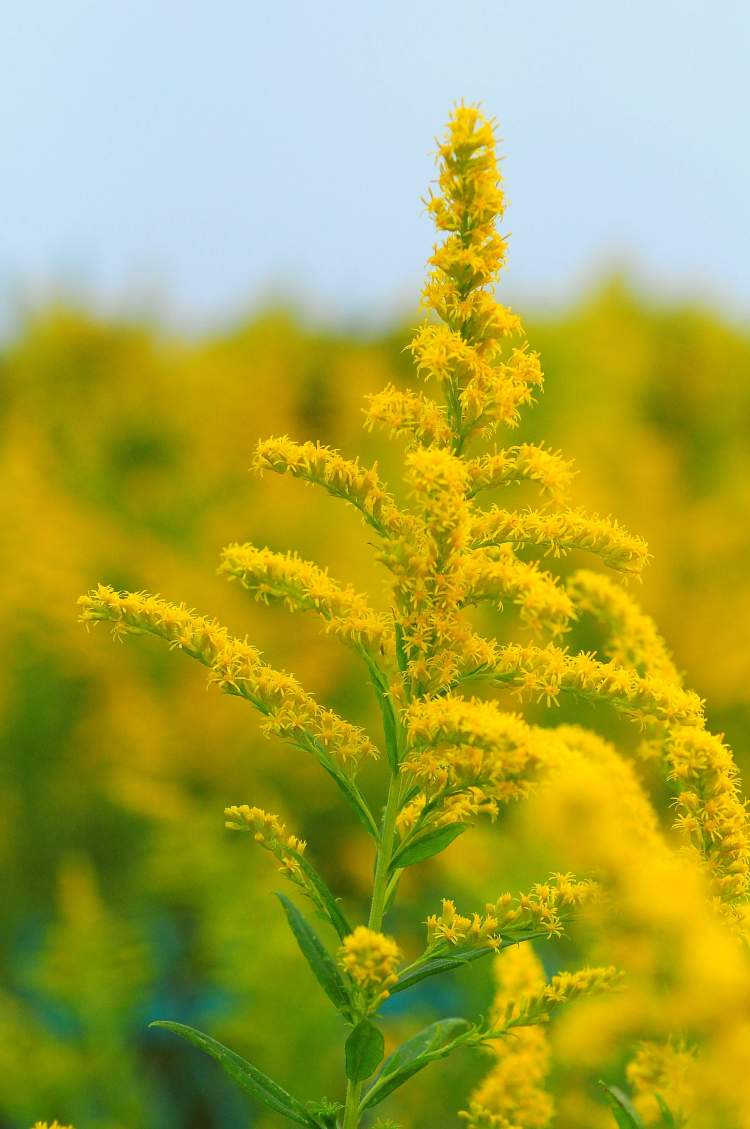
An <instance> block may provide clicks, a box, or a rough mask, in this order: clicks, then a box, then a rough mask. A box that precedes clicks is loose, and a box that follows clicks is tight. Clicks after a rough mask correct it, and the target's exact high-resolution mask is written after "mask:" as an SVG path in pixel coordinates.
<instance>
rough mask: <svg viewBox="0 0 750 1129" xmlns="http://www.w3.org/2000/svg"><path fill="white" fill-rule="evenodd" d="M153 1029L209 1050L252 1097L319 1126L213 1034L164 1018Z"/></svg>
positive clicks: (303, 1122) (283, 1092)
mask: <svg viewBox="0 0 750 1129" xmlns="http://www.w3.org/2000/svg"><path fill="white" fill-rule="evenodd" d="M149 1026H150V1027H163V1028H164V1029H165V1030H166V1031H173V1032H174V1034H175V1035H180V1036H181V1037H182V1038H183V1039H187V1041H188V1043H192V1044H193V1046H194V1047H198V1049H199V1050H201V1051H205V1052H206V1054H208V1055H210V1056H211V1058H213V1059H215V1060H216V1062H218V1064H219V1066H221V1067H222V1069H223V1070H225V1071H226V1073H227V1074H228V1075H229V1077H230V1078H231V1079H232V1081H233V1082H236V1084H237V1085H238V1086H239V1087H240V1089H241V1090H244V1091H245V1093H247V1094H250V1095H251V1097H253V1098H255V1099H256V1100H257V1101H259V1102H262V1103H263V1104H264V1105H266V1106H268V1108H269V1109H272V1110H274V1111H275V1112H276V1113H283V1114H284V1116H285V1117H288V1118H289V1119H290V1120H291V1121H296V1122H297V1124H298V1125H307V1126H313V1129H314V1126H315V1124H316V1123H315V1121H313V1119H312V1118H311V1117H310V1115H309V1114H308V1113H307V1111H306V1110H305V1107H304V1106H303V1105H302V1103H301V1102H298V1101H297V1099H296V1098H293V1097H292V1095H291V1094H288V1093H287V1092H286V1090H284V1089H283V1088H282V1087H281V1086H279V1085H278V1084H277V1083H276V1082H274V1081H273V1079H272V1078H269V1077H268V1075H267V1074H264V1073H263V1071H262V1070H258V1068H257V1067H256V1066H252V1065H251V1064H250V1063H249V1062H245V1060H244V1058H240V1056H239V1055H238V1054H235V1053H234V1051H230V1050H229V1048H228V1047H225V1046H224V1045H223V1044H222V1043H218V1042H217V1041H216V1039H212V1038H211V1036H210V1035H204V1034H203V1032H202V1031H196V1030H195V1028H194V1027H188V1026H186V1024H184V1023H171V1022H169V1021H168V1020H164V1019H159V1020H156V1021H155V1022H154V1023H150V1024H149Z"/></svg>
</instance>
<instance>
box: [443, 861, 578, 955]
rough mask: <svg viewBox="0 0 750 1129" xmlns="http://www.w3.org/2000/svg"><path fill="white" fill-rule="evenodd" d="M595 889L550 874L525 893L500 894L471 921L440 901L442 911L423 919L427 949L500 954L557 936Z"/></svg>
mask: <svg viewBox="0 0 750 1129" xmlns="http://www.w3.org/2000/svg"><path fill="white" fill-rule="evenodd" d="M598 889H599V888H598V886H597V884H596V883H595V882H591V881H580V882H579V881H578V880H577V879H575V878H574V877H573V875H572V874H553V875H551V877H550V878H549V880H548V881H547V882H537V883H535V885H534V886H532V888H531V890H530V891H529V892H528V893H527V894H521V895H519V896H518V897H514V896H513V895H512V894H503V895H501V896H500V897H499V898H498V899H497V901H496V902H494V903H488V904H487V905H486V906H485V912H484V914H480V913H473V914H472V915H471V916H470V917H469V916H466V915H463V914H460V913H458V912H457V911H456V907H455V904H454V903H453V902H452V901H450V900H448V899H444V900H443V903H442V912H441V913H440V914H431V915H430V917H428V918H427V941H428V947H429V948H432V949H437V948H440V949H445V948H449V947H458V948H484V947H489V948H493V949H498V948H499V947H500V945H501V944H504V945H507V944H509V943H511V942H513V941H520V940H524V939H525V938H526V937H528V936H530V935H540V936H546V937H550V938H551V937H560V936H562V934H563V931H564V925H565V924H566V923H567V922H568V921H570V920H571V918H572V917H573V916H574V915H575V912H576V911H577V910H578V909H579V908H580V907H581V906H582V905H584V904H585V903H586V902H587V901H589V900H590V899H591V898H593V897H595V896H596V894H597V893H598Z"/></svg>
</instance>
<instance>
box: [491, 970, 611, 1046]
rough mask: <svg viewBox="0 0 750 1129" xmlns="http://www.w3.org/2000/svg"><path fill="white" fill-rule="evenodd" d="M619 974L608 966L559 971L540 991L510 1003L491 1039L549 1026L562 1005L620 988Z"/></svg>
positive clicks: (499, 1018)
mask: <svg viewBox="0 0 750 1129" xmlns="http://www.w3.org/2000/svg"><path fill="white" fill-rule="evenodd" d="M621 982H622V973H621V972H620V971H618V969H616V968H615V967H614V965H607V966H602V967H594V968H581V969H578V970H577V971H575V972H558V973H557V974H556V975H555V976H553V977H552V978H551V980H549V981H548V982H547V983H546V984H545V985H544V986H543V987H542V988H540V989H538V990H536V991H534V992H530V993H529V994H528V995H522V996H521V997H520V998H518V999H516V1000H512V1001H510V1002H509V1003H508V1004H507V1006H506V1008H505V1012H504V1014H500V1015H499V1016H498V1021H499V1022H498V1025H497V1028H496V1030H495V1031H494V1032H493V1037H495V1036H500V1035H502V1034H503V1033H504V1032H506V1031H510V1030H512V1029H513V1028H516V1027H528V1026H533V1025H535V1024H538V1023H548V1022H549V1020H550V1019H551V1018H552V1016H553V1015H554V1014H555V1012H556V1011H557V1010H558V1009H559V1008H561V1007H563V1006H564V1005H565V1004H568V1003H572V1002H573V1001H574V1000H577V999H581V998H582V997H583V996H591V995H596V994H598V993H599V992H606V991H611V990H612V989H613V988H616V987H619V985H620V984H621Z"/></svg>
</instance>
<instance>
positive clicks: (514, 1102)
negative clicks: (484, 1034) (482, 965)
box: [459, 945, 554, 1129]
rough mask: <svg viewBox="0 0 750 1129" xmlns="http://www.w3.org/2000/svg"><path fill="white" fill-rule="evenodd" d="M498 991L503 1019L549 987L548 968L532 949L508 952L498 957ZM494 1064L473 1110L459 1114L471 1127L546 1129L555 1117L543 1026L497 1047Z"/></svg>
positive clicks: (474, 1095)
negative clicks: (516, 1002)
mask: <svg viewBox="0 0 750 1129" xmlns="http://www.w3.org/2000/svg"><path fill="white" fill-rule="evenodd" d="M495 978H496V981H497V991H496V994H495V1000H494V1004H493V1016H494V1017H495V1018H496V1019H499V1017H500V1016H502V1015H504V1014H505V1012H506V1010H507V1008H508V1006H509V1005H510V1004H511V1003H512V1001H513V1000H515V999H517V998H518V997H519V996H526V997H529V996H533V995H534V994H535V993H537V992H540V991H541V990H542V988H543V986H544V970H543V968H542V965H541V962H540V960H539V958H538V957H537V956H536V955H535V954H534V952H533V950H532V949H531V947H530V946H529V945H519V946H518V947H516V948H511V949H507V950H506V951H505V952H503V953H501V954H500V955H499V956H498V957H497V958H496V963H495ZM492 1052H493V1056H494V1060H495V1061H494V1065H493V1067H492V1069H491V1070H490V1072H489V1074H487V1076H486V1077H485V1078H484V1080H483V1081H482V1082H481V1083H480V1084H479V1086H477V1088H476V1089H475V1090H474V1092H473V1093H472V1095H471V1098H470V1100H469V1107H468V1109H467V1110H464V1111H463V1112H461V1113H460V1114H459V1116H460V1117H462V1118H463V1119H464V1120H465V1121H466V1122H467V1125H468V1129H546V1127H547V1126H548V1125H549V1124H550V1123H551V1121H552V1117H553V1114H554V1104H553V1101H552V1097H551V1096H550V1094H548V1093H547V1091H546V1089H545V1081H546V1078H547V1075H548V1072H549V1065H550V1052H549V1046H548V1042H547V1032H546V1031H545V1030H544V1028H543V1027H539V1026H537V1027H523V1028H519V1029H518V1030H517V1031H515V1032H514V1035H513V1038H509V1039H499V1040H497V1041H496V1042H493V1044H492Z"/></svg>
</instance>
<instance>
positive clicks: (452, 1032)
mask: <svg viewBox="0 0 750 1129" xmlns="http://www.w3.org/2000/svg"><path fill="white" fill-rule="evenodd" d="M472 1029H473V1028H472V1024H471V1023H469V1022H468V1021H467V1020H466V1019H439V1020H438V1021H437V1022H436V1023H431V1024H429V1026H428V1027H424V1028H423V1029H422V1030H421V1031H419V1032H418V1033H417V1034H416V1035H413V1036H412V1038H411V1039H407V1040H406V1042H405V1043H402V1044H401V1046H400V1047H398V1048H397V1049H396V1050H395V1051H394V1052H393V1054H392V1055H389V1057H388V1058H387V1059H386V1060H385V1062H384V1063H383V1069H382V1070H381V1071H380V1074H379V1075H378V1076H377V1078H376V1079H375V1081H374V1082H373V1084H372V1086H371V1087H370V1089H369V1090H368V1091H367V1093H366V1094H365V1096H364V1098H363V1100H362V1104H361V1106H360V1109H361V1110H365V1109H370V1108H371V1107H372V1106H375V1105H379V1104H380V1102H382V1101H383V1100H384V1099H385V1098H387V1097H388V1095H389V1094H392V1093H393V1091H394V1090H397V1089H398V1088H399V1086H403V1084H404V1082H407V1081H408V1080H409V1079H410V1078H412V1077H413V1076H414V1075H415V1074H417V1073H418V1072H419V1071H420V1070H423V1069H424V1068H425V1066H428V1065H429V1064H430V1063H431V1062H435V1061H436V1060H437V1059H440V1058H445V1057H446V1055H449V1054H450V1053H451V1051H452V1050H453V1049H454V1047H455V1046H458V1045H459V1044H460V1043H461V1042H462V1041H463V1038H464V1036H466V1035H467V1034H468V1033H469V1032H470V1031H471V1030H472Z"/></svg>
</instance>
